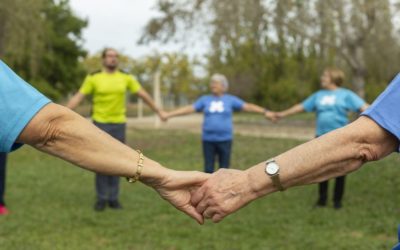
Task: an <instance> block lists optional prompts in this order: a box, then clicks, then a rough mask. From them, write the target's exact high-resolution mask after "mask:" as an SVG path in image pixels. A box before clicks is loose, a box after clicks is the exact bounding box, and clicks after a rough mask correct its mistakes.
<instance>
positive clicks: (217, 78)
mask: <svg viewBox="0 0 400 250" xmlns="http://www.w3.org/2000/svg"><path fill="white" fill-rule="evenodd" d="M211 81H216V82H219V83H221V84H222V86H223V87H224V89H225V90H228V88H229V82H228V79H226V76H224V75H223V74H213V75H212V76H211Z"/></svg>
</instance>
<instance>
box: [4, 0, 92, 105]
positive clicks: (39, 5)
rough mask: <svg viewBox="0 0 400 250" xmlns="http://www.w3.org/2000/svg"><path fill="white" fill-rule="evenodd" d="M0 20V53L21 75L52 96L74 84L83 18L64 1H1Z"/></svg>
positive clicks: (80, 72)
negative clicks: (76, 14)
mask: <svg viewBox="0 0 400 250" xmlns="http://www.w3.org/2000/svg"><path fill="white" fill-rule="evenodd" d="M0 21H1V22H0V56H1V57H2V58H4V59H5V61H6V62H7V63H8V64H10V65H11V66H12V67H13V68H14V69H15V70H16V71H17V72H18V73H19V74H20V75H21V76H22V77H23V78H25V79H27V80H28V81H30V82H31V83H32V84H33V85H34V86H35V87H37V88H38V89H39V90H40V91H42V92H43V93H44V94H46V95H48V96H49V97H51V98H53V99H58V98H60V97H61V96H62V95H63V94H65V93H66V92H67V91H69V90H70V89H72V88H75V87H76V85H77V84H78V82H79V81H80V78H82V75H83V73H84V72H83V69H82V68H80V64H79V63H78V59H79V58H81V57H83V56H84V55H85V51H84V50H83V49H82V47H81V44H82V38H81V31H82V29H83V28H84V27H86V25H87V21H85V20H82V19H80V18H78V17H76V16H75V15H74V13H73V12H72V10H71V9H70V7H69V1H68V0H59V1H56V0H3V1H1V2H0Z"/></svg>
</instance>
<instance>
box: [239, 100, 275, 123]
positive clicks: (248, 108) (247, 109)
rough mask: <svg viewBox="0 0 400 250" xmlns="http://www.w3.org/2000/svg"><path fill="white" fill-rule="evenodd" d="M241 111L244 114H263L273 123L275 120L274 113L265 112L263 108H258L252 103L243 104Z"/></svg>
mask: <svg viewBox="0 0 400 250" xmlns="http://www.w3.org/2000/svg"><path fill="white" fill-rule="evenodd" d="M242 110H243V111H245V112H252V113H259V114H263V115H264V116H265V117H266V118H268V119H270V120H272V121H275V119H276V117H275V113H274V112H271V111H269V110H266V109H265V108H263V107H260V106H258V105H256V104H253V103H245V104H244V105H243V108H242Z"/></svg>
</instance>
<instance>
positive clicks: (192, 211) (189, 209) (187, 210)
mask: <svg viewBox="0 0 400 250" xmlns="http://www.w3.org/2000/svg"><path fill="white" fill-rule="evenodd" d="M178 209H179V210H181V211H182V212H184V213H185V214H187V215H189V216H190V217H192V218H193V219H195V220H196V221H197V223H199V224H200V225H203V224H204V218H203V216H202V215H201V214H200V213H198V212H197V211H196V209H195V208H194V207H193V206H191V205H186V206H184V207H181V208H178Z"/></svg>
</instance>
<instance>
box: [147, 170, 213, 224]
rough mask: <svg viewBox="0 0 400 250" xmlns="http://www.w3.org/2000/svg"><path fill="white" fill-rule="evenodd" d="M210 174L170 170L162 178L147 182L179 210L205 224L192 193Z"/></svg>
mask: <svg viewBox="0 0 400 250" xmlns="http://www.w3.org/2000/svg"><path fill="white" fill-rule="evenodd" d="M209 176H210V175H209V174H206V173H202V172H198V171H175V170H168V172H167V173H166V174H165V175H164V177H163V178H162V179H157V180H151V181H150V182H149V181H147V182H145V183H146V184H147V185H149V186H151V187H153V188H154V189H155V190H156V191H157V192H158V193H159V194H160V196H161V197H162V198H163V199H165V200H167V201H168V202H169V203H171V204H172V205H173V206H174V207H175V208H177V209H178V210H180V211H182V212H184V213H186V214H187V215H189V216H190V217H192V218H193V219H195V220H196V221H197V222H198V223H199V224H203V222H204V219H203V216H202V214H200V213H198V212H197V211H196V208H195V207H194V206H193V205H192V204H191V202H190V201H191V199H192V193H193V192H195V191H196V190H197V189H198V188H199V187H200V186H201V185H202V184H203V183H205V181H206V180H207V179H208V178H209Z"/></svg>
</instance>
